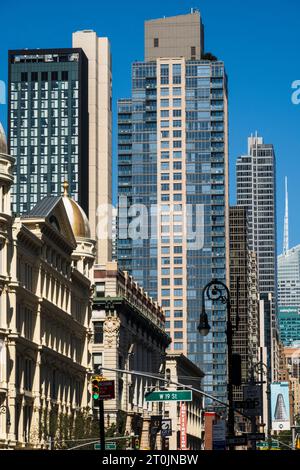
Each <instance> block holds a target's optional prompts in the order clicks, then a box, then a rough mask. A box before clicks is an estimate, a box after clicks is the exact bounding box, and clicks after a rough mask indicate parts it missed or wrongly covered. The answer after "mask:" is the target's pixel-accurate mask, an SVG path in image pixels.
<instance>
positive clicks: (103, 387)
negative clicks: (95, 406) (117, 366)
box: [98, 380, 115, 400]
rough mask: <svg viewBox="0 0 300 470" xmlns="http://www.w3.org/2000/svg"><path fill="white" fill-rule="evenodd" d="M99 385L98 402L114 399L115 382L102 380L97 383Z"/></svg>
mask: <svg viewBox="0 0 300 470" xmlns="http://www.w3.org/2000/svg"><path fill="white" fill-rule="evenodd" d="M98 385H99V399H100V400H111V399H113V398H115V381H114V380H102V381H101V382H98Z"/></svg>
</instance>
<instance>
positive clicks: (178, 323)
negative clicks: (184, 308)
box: [174, 320, 183, 328]
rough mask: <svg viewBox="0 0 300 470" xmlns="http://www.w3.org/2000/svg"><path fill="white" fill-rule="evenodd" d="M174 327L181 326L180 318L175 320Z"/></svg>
mask: <svg viewBox="0 0 300 470" xmlns="http://www.w3.org/2000/svg"><path fill="white" fill-rule="evenodd" d="M174 328H183V322H182V321H180V320H177V321H175V322H174Z"/></svg>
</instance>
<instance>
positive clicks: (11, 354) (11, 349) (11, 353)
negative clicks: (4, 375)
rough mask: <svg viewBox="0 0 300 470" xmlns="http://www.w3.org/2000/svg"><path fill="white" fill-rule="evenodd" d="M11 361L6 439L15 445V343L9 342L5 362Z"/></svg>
mask: <svg viewBox="0 0 300 470" xmlns="http://www.w3.org/2000/svg"><path fill="white" fill-rule="evenodd" d="M8 361H11V364H12V368H11V372H10V376H8V409H9V421H10V426H9V428H8V439H9V440H10V441H12V443H13V444H14V445H15V443H16V434H15V425H16V405H17V404H16V397H17V395H16V343H15V342H14V341H11V342H9V343H8V358H7V362H8Z"/></svg>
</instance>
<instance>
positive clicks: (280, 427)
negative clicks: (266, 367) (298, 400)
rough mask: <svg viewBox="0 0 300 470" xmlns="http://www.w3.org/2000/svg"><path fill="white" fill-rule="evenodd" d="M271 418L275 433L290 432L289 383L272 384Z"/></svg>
mask: <svg viewBox="0 0 300 470" xmlns="http://www.w3.org/2000/svg"><path fill="white" fill-rule="evenodd" d="M271 417H272V430H273V431H288V430H289V429H290V427H291V423H290V400H289V384H288V382H274V383H272V384H271Z"/></svg>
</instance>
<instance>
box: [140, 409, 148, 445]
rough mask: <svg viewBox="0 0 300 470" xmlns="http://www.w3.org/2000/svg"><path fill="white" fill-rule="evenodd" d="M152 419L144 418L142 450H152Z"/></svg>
mask: <svg viewBox="0 0 300 470" xmlns="http://www.w3.org/2000/svg"><path fill="white" fill-rule="evenodd" d="M149 432H150V418H148V417H144V419H143V428H142V435H141V445H140V449H141V450H149V449H150V434H149Z"/></svg>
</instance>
